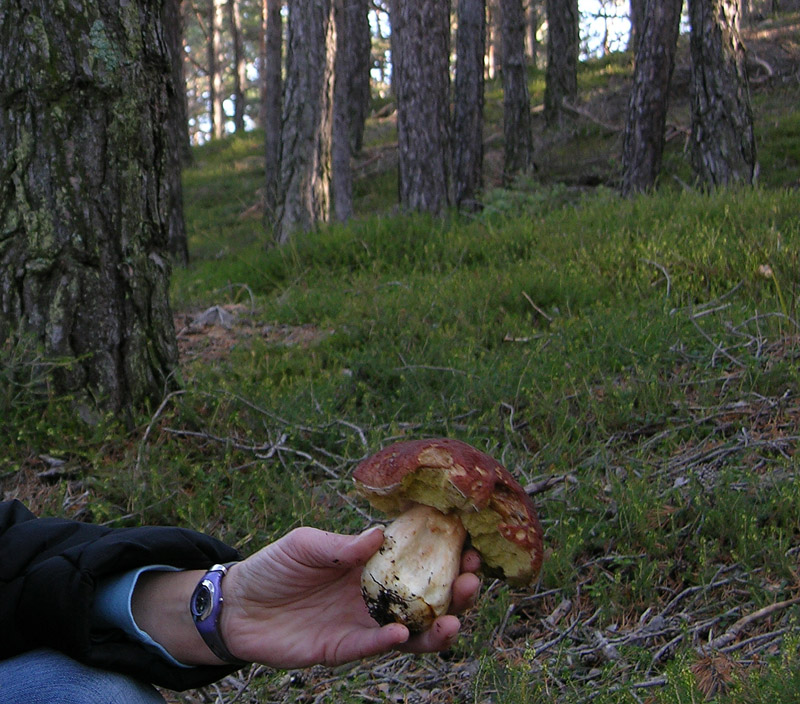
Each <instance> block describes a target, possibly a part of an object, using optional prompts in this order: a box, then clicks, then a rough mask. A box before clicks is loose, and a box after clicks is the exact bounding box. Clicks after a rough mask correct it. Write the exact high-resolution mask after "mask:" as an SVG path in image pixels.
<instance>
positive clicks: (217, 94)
mask: <svg viewBox="0 0 800 704" xmlns="http://www.w3.org/2000/svg"><path fill="white" fill-rule="evenodd" d="M224 2H225V0H210V2H209V8H208V9H209V37H208V93H209V98H208V100H209V103H210V105H209V111H210V115H211V136H212V137H214V138H216V139H220V138H221V137H223V136H224V134H225V111H224V110H223V107H222V101H223V99H224V96H223V95H222V70H223V66H222V56H221V53H222V16H223V8H224V5H223V3H224Z"/></svg>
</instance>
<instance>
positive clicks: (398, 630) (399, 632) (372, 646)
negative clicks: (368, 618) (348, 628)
mask: <svg viewBox="0 0 800 704" xmlns="http://www.w3.org/2000/svg"><path fill="white" fill-rule="evenodd" d="M408 638H409V632H408V629H407V628H406V627H405V626H403V625H401V624H399V623H390V624H388V625H386V626H383V627H382V628H367V629H359V630H358V631H357V632H354V633H353V634H351V638H348V639H346V641H343V642H342V644H341V645H340V647H338V648H337V649H336V652H335V654H334V656H333V657H332V658H331V659H330V661H329V662H328V663H327V664H328V665H341V664H343V663H346V662H352V661H353V660H361V659H363V658H368V657H372V656H373V655H381V654H383V653H387V652H389V651H390V650H394V649H396V648H403V646H404V644H405V643H406V641H408Z"/></svg>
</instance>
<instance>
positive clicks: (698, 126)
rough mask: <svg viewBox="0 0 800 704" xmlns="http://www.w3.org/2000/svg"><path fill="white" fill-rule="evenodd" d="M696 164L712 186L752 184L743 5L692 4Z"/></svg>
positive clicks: (734, 0)
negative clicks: (740, 31) (742, 18)
mask: <svg viewBox="0 0 800 704" xmlns="http://www.w3.org/2000/svg"><path fill="white" fill-rule="evenodd" d="M689 15H690V19H691V25H692V31H691V39H690V44H691V50H692V164H693V166H694V170H695V173H696V174H697V177H698V178H699V179H700V180H701V181H702V182H703V183H705V184H706V185H708V186H711V187H714V186H725V185H731V184H752V183H753V182H754V180H755V178H756V173H757V161H756V142H755V133H754V130H753V112H752V109H751V107H750V88H749V83H748V79H747V68H746V65H745V49H744V44H743V43H742V39H741V36H740V34H739V0H689Z"/></svg>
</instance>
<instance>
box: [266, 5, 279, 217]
mask: <svg viewBox="0 0 800 704" xmlns="http://www.w3.org/2000/svg"><path fill="white" fill-rule="evenodd" d="M281 4H282V3H281V0H264V1H263V3H262V7H263V12H264V22H265V23H266V25H265V40H264V64H263V71H264V76H263V79H262V85H263V90H264V101H263V110H264V117H263V121H264V150H265V156H266V165H265V166H266V168H265V172H266V179H265V183H264V217H265V220H266V222H267V223H268V224H270V225H273V224H274V223H275V219H276V212H277V208H278V196H279V193H280V181H281V109H282V105H283V99H282V92H283V76H282V69H283V55H282V48H283V19H282V18H281Z"/></svg>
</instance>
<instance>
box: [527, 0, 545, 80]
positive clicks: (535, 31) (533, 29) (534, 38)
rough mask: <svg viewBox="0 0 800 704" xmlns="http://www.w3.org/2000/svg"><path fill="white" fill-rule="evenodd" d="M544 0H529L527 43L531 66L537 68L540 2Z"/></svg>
mask: <svg viewBox="0 0 800 704" xmlns="http://www.w3.org/2000/svg"><path fill="white" fill-rule="evenodd" d="M541 1H542V0H528V11H527V17H526V23H527V45H526V51H527V55H528V57H529V59H530V62H531V66H533V67H534V68H536V67H537V66H538V65H539V19H540V16H541V11H540V4H541Z"/></svg>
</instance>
